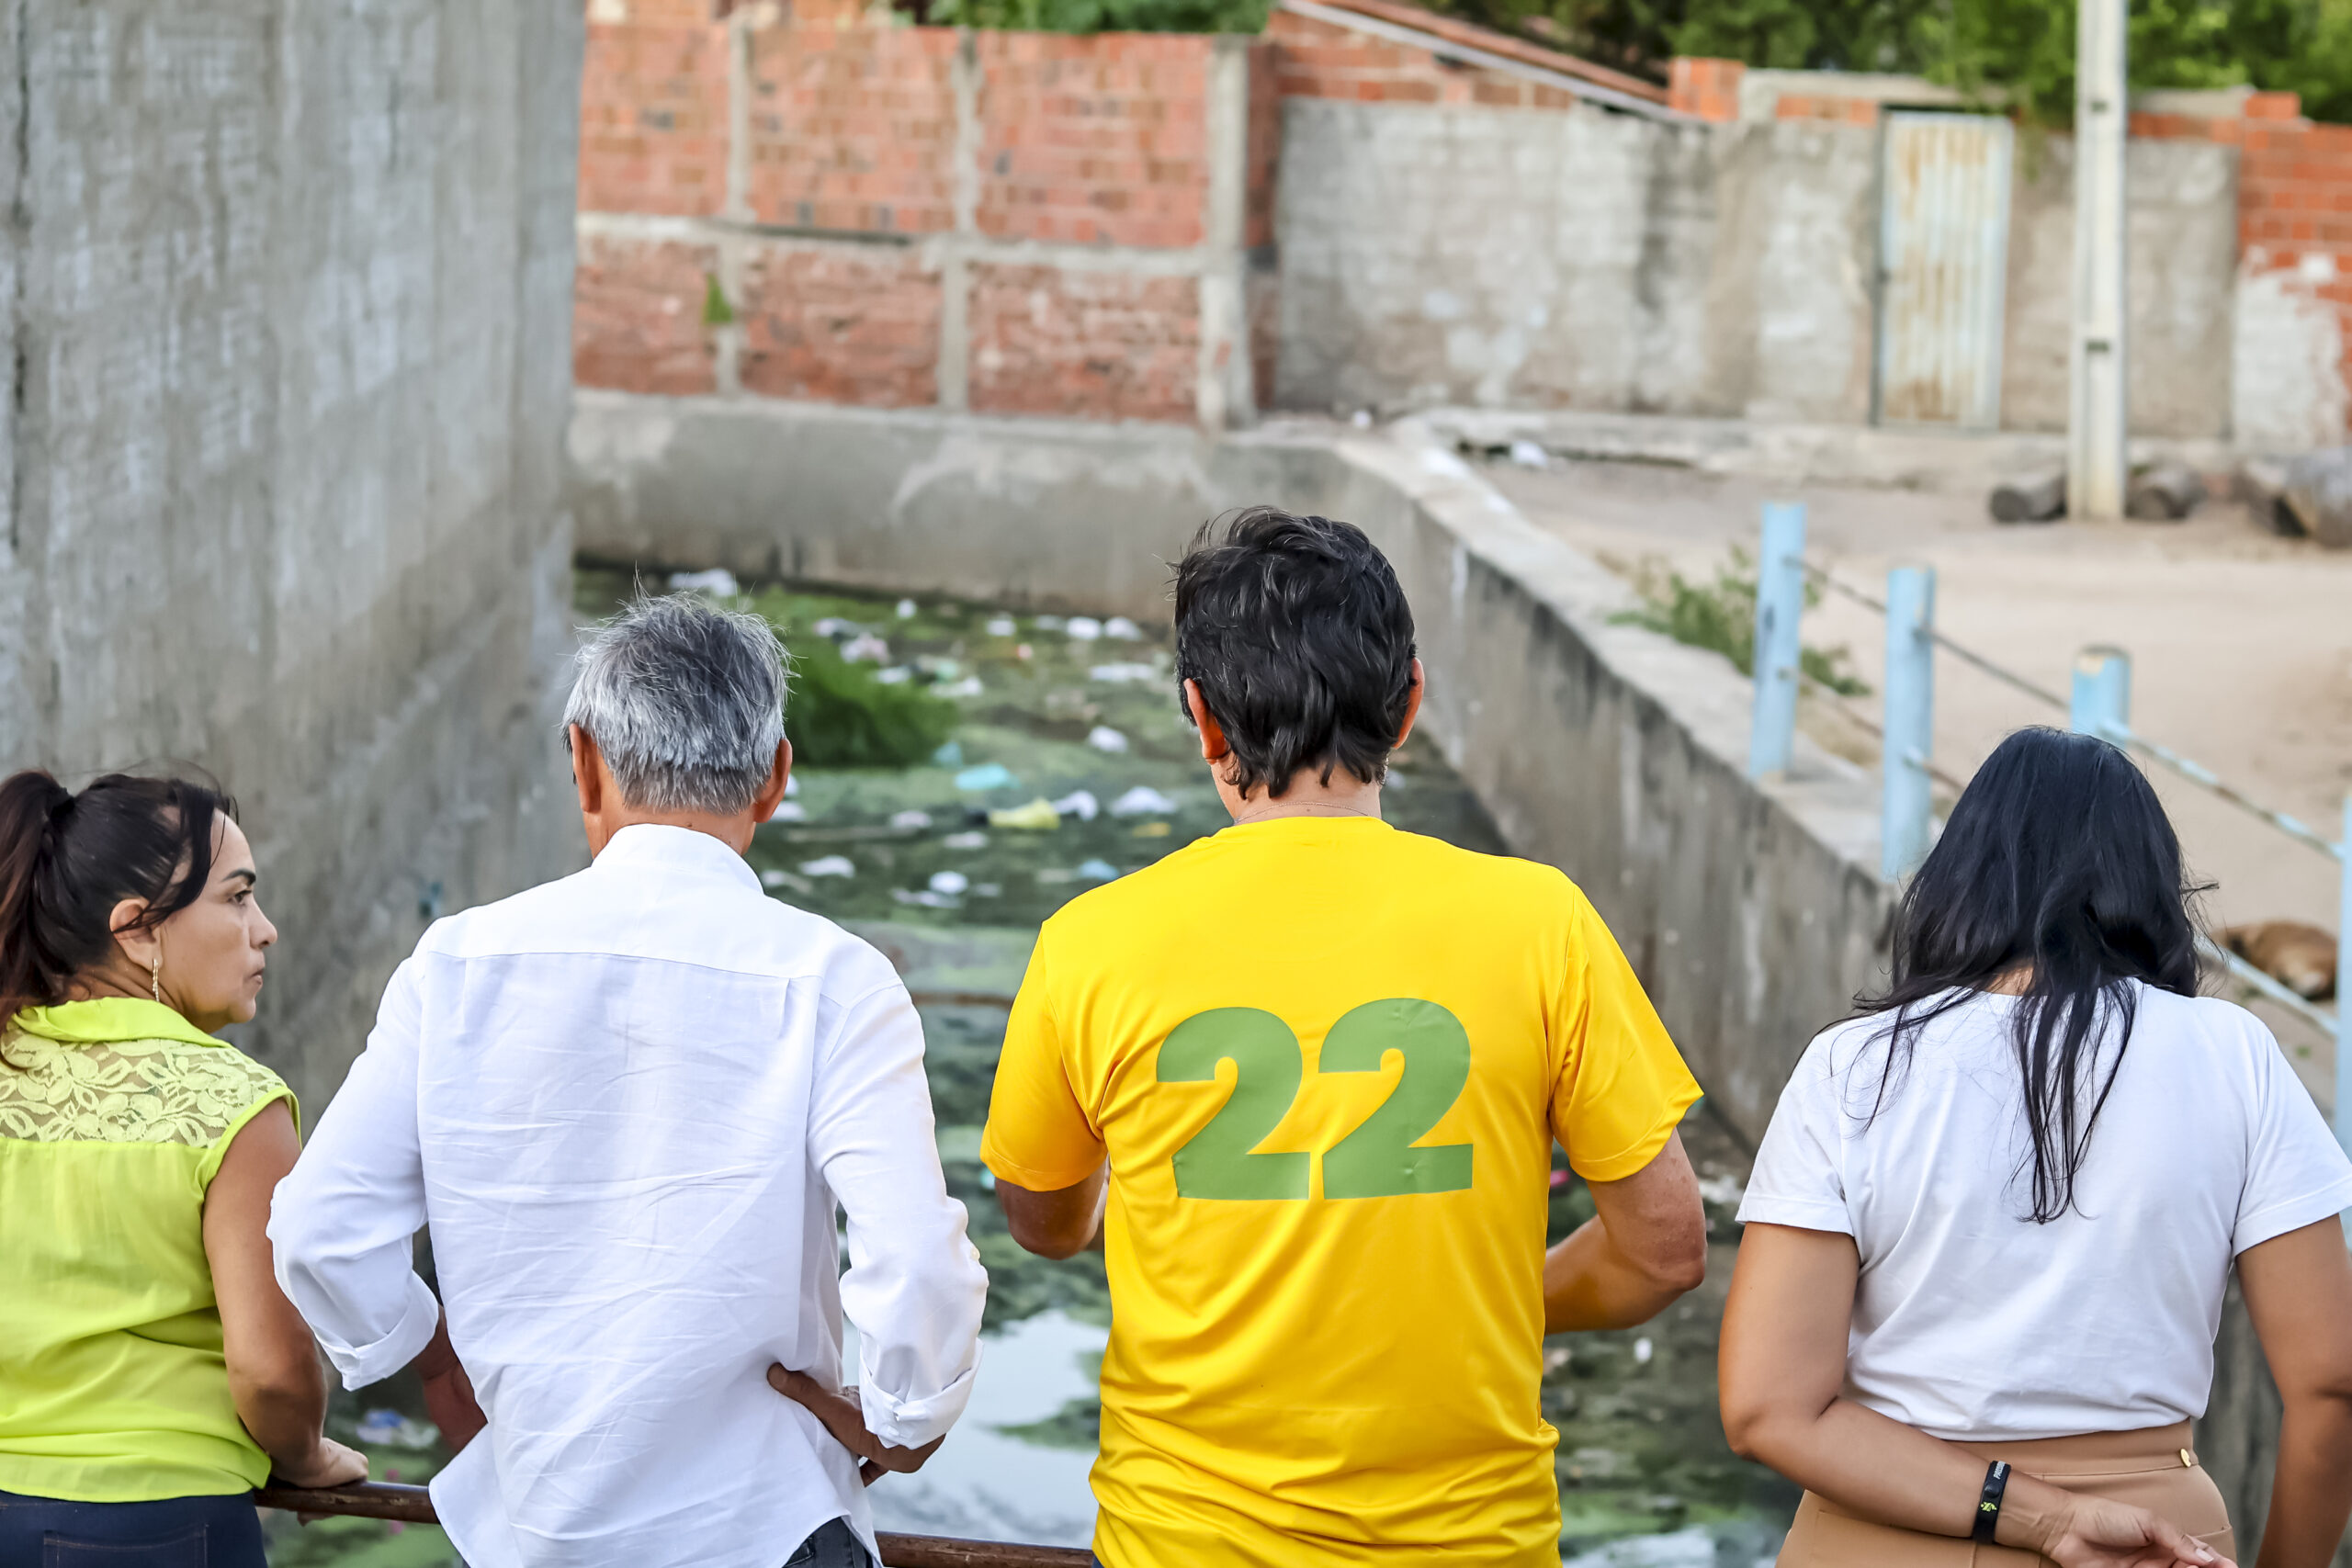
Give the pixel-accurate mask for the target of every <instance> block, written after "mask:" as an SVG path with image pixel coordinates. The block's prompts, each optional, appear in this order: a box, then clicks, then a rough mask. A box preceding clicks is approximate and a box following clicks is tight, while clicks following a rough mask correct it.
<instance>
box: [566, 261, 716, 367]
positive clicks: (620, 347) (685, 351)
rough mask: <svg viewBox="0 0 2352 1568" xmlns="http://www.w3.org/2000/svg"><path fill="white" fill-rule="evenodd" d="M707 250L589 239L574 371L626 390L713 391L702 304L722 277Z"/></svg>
mask: <svg viewBox="0 0 2352 1568" xmlns="http://www.w3.org/2000/svg"><path fill="white" fill-rule="evenodd" d="M717 270H718V257H717V255H716V254H714V253H713V252H712V251H711V249H710V248H709V247H708V246H705V245H690V244H682V243H672V242H664V241H635V240H612V239H582V241H581V242H580V256H579V265H578V271H577V273H576V274H575V281H574V284H573V289H572V304H571V374H572V379H574V380H575V381H577V382H578V383H579V384H580V385H582V386H583V387H610V388H613V389H616V390H619V391H624V392H666V393H672V394H680V395H683V394H687V393H695V392H707V391H709V390H711V389H712V387H713V385H714V383H713V380H712V353H711V345H710V337H709V333H708V332H707V330H706V329H705V328H704V326H703V320H702V317H703V304H704V301H705V299H707V294H708V290H709V288H710V278H711V276H713V275H714V274H715V273H716V272H717Z"/></svg>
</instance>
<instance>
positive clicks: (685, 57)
mask: <svg viewBox="0 0 2352 1568" xmlns="http://www.w3.org/2000/svg"><path fill="white" fill-rule="evenodd" d="M1253 52H1254V53H1257V54H1260V55H1261V56H1262V53H1263V51H1262V49H1257V50H1253V46H1252V43H1251V41H1250V40H1249V39H1238V38H1226V39H1217V38H1207V37H1197V36H1174V35H1117V34H1106V35H1099V36H1095V37H1087V38H1078V37H1068V36H1061V35H1052V34H1036V33H1008V32H989V31H980V32H973V31H959V30H956V29H953V28H922V27H899V26H892V25H889V24H888V22H877V21H876V20H875V19H873V18H871V17H868V16H867V15H866V14H865V13H864V12H863V11H862V10H859V9H857V8H855V7H854V6H846V5H843V6H838V7H836V8H834V9H831V10H828V9H826V8H825V7H824V6H822V5H821V4H820V5H816V6H810V5H799V6H793V7H791V8H790V10H789V13H788V14H787V11H786V8H785V7H783V6H777V5H775V4H760V5H751V6H736V7H734V8H732V10H731V12H730V13H729V14H728V15H725V16H721V17H717V18H714V17H713V16H712V14H711V7H709V6H707V3H703V0H695V3H686V0H597V4H596V5H594V6H592V7H591V10H590V22H589V28H588V63H587V69H586V85H585V91H584V93H583V96H582V108H581V125H582V173H581V211H580V216H579V223H578V227H579V241H580V293H579V310H578V313H577V317H576V321H577V332H576V336H575V341H574V363H575V367H576V372H577V375H578V377H579V380H580V383H581V384H582V385H583V386H594V387H606V388H613V389H622V390H629V391H647V392H668V393H697V392H699V393H718V394H724V395H752V396H761V397H772V398H785V399H796V400H814V401H827V402H842V403H851V404H856V405H859V406H865V407H884V408H910V407H939V408H944V409H951V410H971V411H975V412H995V413H1025V414H1046V415H1070V416H1079V417H1088V418H1098V419H1112V420H1145V421H1154V422H1180V423H1200V424H1204V425H1206V426H1209V427H1212V428H1216V427H1221V426H1223V425H1225V424H1227V423H1235V422H1240V421H1246V420H1247V419H1249V418H1250V417H1251V415H1252V413H1253V412H1254V410H1255V408H1256V407H1257V405H1258V403H1259V401H1260V391H1259V387H1258V379H1259V377H1258V370H1257V366H1258V364H1259V362H1260V361H1261V360H1262V359H1265V358H1266V356H1265V355H1263V354H1262V353H1253V350H1252V345H1251V344H1250V321H1251V319H1252V317H1253V315H1254V316H1255V317H1256V318H1258V319H1260V320H1264V319H1266V316H1267V310H1268V304H1267V301H1268V300H1269V299H1271V294H1270V291H1269V290H1268V288H1267V287H1266V284H1267V281H1268V280H1267V279H1265V278H1264V277H1262V276H1253V268H1252V265H1251V256H1252V252H1253V247H1255V249H1256V250H1257V251H1258V252H1259V253H1260V254H1261V257H1262V251H1263V247H1264V245H1265V243H1266V241H1265V235H1266V233H1267V231H1269V229H1270V224H1271V220H1270V213H1271V195H1270V192H1269V191H1268V190H1267V188H1266V184H1265V182H1266V180H1267V179H1269V178H1270V177H1271V175H1272V151H1271V141H1270V139H1271V136H1272V131H1273V128H1274V127H1273V118H1272V112H1271V104H1272V100H1271V78H1269V77H1267V76H1265V75H1264V74H1262V73H1260V72H1253V69H1252V55H1253ZM1264 270H1265V269H1264V267H1263V266H1262V265H1261V266H1259V267H1257V268H1256V269H1254V271H1255V272H1256V273H1259V274H1262V273H1263V272H1264Z"/></svg>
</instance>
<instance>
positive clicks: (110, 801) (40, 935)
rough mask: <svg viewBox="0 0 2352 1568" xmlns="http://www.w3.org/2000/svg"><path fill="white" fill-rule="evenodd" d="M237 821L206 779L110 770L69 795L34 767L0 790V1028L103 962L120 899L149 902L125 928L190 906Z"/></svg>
mask: <svg viewBox="0 0 2352 1568" xmlns="http://www.w3.org/2000/svg"><path fill="white" fill-rule="evenodd" d="M236 815H237V807H236V802H234V801H232V800H231V799H230V798H229V797H228V796H227V795H223V794H222V793H221V792H220V788H219V787H218V786H217V785H215V784H212V783H211V782H210V781H209V780H205V781H202V782H198V781H196V780H191V779H184V778H143V777H141V776H138V775H136V774H132V773H108V774H107V775H106V776H105V777H104V778H101V779H98V780H96V782H94V783H93V784H91V785H90V786H89V787H88V788H87V789H85V790H84V791H82V792H81V793H80V794H79V795H76V794H74V792H73V791H72V790H69V789H67V788H66V787H65V786H64V785H63V784H59V783H58V782H57V780H56V779H54V778H52V777H51V776H50V775H49V774H48V773H43V772H41V771H40V769H38V768H27V769H25V770H24V771H23V772H21V773H12V774H10V775H9V776H8V778H7V779H6V780H5V781H0V1026H4V1025H5V1023H6V1020H8V1019H12V1018H14V1017H16V1016H17V1012H18V1010H21V1009H24V1008H28V1007H53V1006H55V1005H56V1004H57V1003H59V1002H62V1001H63V1000H65V998H66V989H67V987H69V986H70V985H71V984H72V982H73V980H74V976H77V975H80V974H82V973H84V972H85V971H86V970H89V969H93V968H96V966H97V965H98V964H101V963H103V962H104V961H105V960H106V957H107V953H108V952H109V951H110V950H111V949H112V948H113V946H114V939H115V932H114V930H113V928H112V926H111V924H110V922H111V920H112V919H113V916H114V907H115V906H116V905H117V904H119V903H120V902H121V901H122V900H124V899H125V898H143V899H145V900H146V901H147V910H146V913H145V914H143V915H141V917H140V918H139V919H138V920H137V921H136V922H135V923H134V924H133V926H132V927H131V929H133V930H147V929H152V928H153V927H155V926H159V925H161V924H163V923H164V921H165V920H167V919H171V918H172V917H173V916H174V915H175V914H177V913H179V912H180V911H181V910H182V909H185V908H187V907H188V906H189V905H190V904H193V903H195V902H196V900H197V898H198V897H199V896H200V895H201V894H202V893H203V892H204V888H205V885H206V884H207V883H209V882H210V881H211V880H212V840H213V837H214V835H215V833H216V831H217V830H218V824H219V822H220V819H222V818H227V819H229V820H232V821H233V820H234V819H235V818H236Z"/></svg>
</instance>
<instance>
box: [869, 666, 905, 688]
mask: <svg viewBox="0 0 2352 1568" xmlns="http://www.w3.org/2000/svg"><path fill="white" fill-rule="evenodd" d="M874 678H875V679H876V680H877V681H879V682H882V683H883V684H884V685H886V686H903V685H905V684H906V683H907V682H909V681H911V680H913V679H914V678H915V672H914V671H911V670H910V669H908V668H907V667H906V666H905V665H903V664H894V665H892V666H891V667H890V668H889V669H888V670H876V671H875V672H874Z"/></svg>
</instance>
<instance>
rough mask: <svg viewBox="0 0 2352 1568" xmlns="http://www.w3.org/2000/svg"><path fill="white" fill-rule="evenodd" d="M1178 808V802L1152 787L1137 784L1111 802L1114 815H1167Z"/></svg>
mask: <svg viewBox="0 0 2352 1568" xmlns="http://www.w3.org/2000/svg"><path fill="white" fill-rule="evenodd" d="M1175 810H1176V803H1175V802H1174V801H1172V800H1170V799H1169V798H1168V797H1167V796H1166V795H1162V794H1160V793H1159V791H1158V790H1156V789H1154V788H1152V787H1151V786H1150V785H1149V784H1137V785H1136V787H1135V788H1133V789H1131V790H1129V791H1127V793H1126V794H1125V795H1121V796H1119V798H1118V799H1116V800H1114V801H1113V802H1112V803H1111V815H1112V816H1114V817H1167V816H1170V815H1172V814H1173V813H1174V812H1175Z"/></svg>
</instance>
